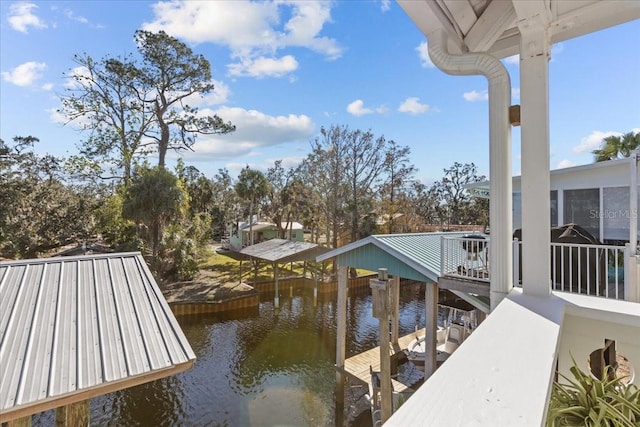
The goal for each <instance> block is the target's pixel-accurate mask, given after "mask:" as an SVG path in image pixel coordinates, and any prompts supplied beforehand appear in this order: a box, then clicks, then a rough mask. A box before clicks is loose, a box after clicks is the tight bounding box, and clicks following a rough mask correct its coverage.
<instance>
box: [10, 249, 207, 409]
mask: <svg viewBox="0 0 640 427" xmlns="http://www.w3.org/2000/svg"><path fill="white" fill-rule="evenodd" d="M194 361H195V354H194V352H193V350H192V349H191V346H190V345H189V342H188V341H187V339H186V337H185V336H184V334H183V332H182V330H181V329H180V326H179V325H178V323H177V321H176V319H175V317H174V315H173V313H172V312H171V309H170V308H169V305H168V304H167V302H166V301H165V299H164V297H163V296H162V293H161V292H160V289H159V288H158V285H157V284H156V282H155V280H154V279H153V277H152V275H151V272H150V271H149V269H148V268H147V266H146V264H145V262H144V259H143V258H142V256H141V255H140V253H137V252H136V253H116V254H106V255H92V256H79V257H65V258H47V259H35V260H21V261H10V262H1V263H0V379H1V380H0V421H7V420H10V419H14V418H18V417H22V416H27V415H30V414H33V413H37V412H41V411H44V410H47V409H51V408H55V407H57V406H60V403H61V402H63V404H69V403H73V402H77V401H82V400H85V399H87V398H89V397H93V396H97V395H100V394H105V393H108V392H111V391H115V390H119V389H122V388H127V387H131V386H133V385H137V384H141V383H145V382H148V381H152V380H155V379H158V378H162V377H165V376H169V375H173V374H175V373H177V372H180V371H184V370H187V369H189V368H191V366H192V365H193V362H194Z"/></svg>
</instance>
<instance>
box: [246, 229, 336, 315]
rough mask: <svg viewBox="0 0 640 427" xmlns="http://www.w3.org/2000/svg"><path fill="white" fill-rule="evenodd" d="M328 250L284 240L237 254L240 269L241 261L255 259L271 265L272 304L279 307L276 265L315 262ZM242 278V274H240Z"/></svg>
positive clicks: (318, 246) (306, 243)
mask: <svg viewBox="0 0 640 427" xmlns="http://www.w3.org/2000/svg"><path fill="white" fill-rule="evenodd" d="M328 251H329V249H328V248H326V247H324V246H320V245H317V244H315V243H309V242H299V241H293V240H285V239H271V240H267V241H265V242H261V243H257V244H255V245H251V246H247V247H246V248H243V249H242V250H240V251H239V252H237V254H238V255H239V258H238V259H240V262H241V264H240V268H242V260H243V259H257V260H261V261H267V262H270V263H272V265H273V268H274V281H275V297H274V304H275V306H276V307H278V306H279V302H280V297H279V296H278V291H279V289H278V279H279V277H278V276H279V274H278V264H286V263H290V262H305V263H306V262H307V261H312V260H315V259H316V258H317V257H318V256H320V255H322V254H324V253H327V252H328ZM240 276H242V273H241V274H240ZM313 277H314V288H313V289H314V298H315V297H316V296H317V291H318V286H317V274H314V276H313Z"/></svg>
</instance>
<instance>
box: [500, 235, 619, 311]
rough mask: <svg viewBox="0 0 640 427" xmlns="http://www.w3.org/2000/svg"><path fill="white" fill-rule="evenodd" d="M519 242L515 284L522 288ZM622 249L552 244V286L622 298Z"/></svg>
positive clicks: (586, 293) (520, 244)
mask: <svg viewBox="0 0 640 427" xmlns="http://www.w3.org/2000/svg"><path fill="white" fill-rule="evenodd" d="M521 251H522V242H519V241H517V240H514V245H513V260H514V268H513V276H514V281H513V283H514V285H516V286H520V285H522V270H521V265H522V262H521V260H522V257H521V255H520V253H521ZM624 269H625V247H624V246H614V245H593V244H578V243H553V242H552V243H551V283H552V288H553V290H555V291H562V292H573V293H577V294H585V295H591V296H600V297H606V298H613V299H624Z"/></svg>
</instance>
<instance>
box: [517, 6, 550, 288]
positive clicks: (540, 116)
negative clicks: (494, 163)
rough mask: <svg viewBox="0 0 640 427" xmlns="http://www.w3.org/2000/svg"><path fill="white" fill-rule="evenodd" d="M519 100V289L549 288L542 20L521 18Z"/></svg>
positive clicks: (545, 70)
mask: <svg viewBox="0 0 640 427" xmlns="http://www.w3.org/2000/svg"><path fill="white" fill-rule="evenodd" d="M519 27H520V34H521V45H520V102H521V114H522V115H521V126H522V131H521V135H522V137H521V141H522V164H521V168H522V289H523V292H524V293H526V294H530V295H537V296H548V295H550V293H551V270H550V269H551V262H550V256H551V248H550V246H551V237H550V231H551V230H550V229H551V222H550V218H549V217H550V216H549V211H550V209H551V206H550V202H549V191H550V188H551V186H550V178H549V51H550V48H551V43H550V38H549V34H548V31H547V28H546V27H545V25H544V21H543V20H542V19H539V17H538V16H534V17H532V18H530V19H527V20H525V21H523V22H521V23H520V25H519Z"/></svg>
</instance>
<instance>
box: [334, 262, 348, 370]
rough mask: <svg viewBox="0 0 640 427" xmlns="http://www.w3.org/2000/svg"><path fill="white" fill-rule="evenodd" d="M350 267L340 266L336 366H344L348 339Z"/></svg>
mask: <svg viewBox="0 0 640 427" xmlns="http://www.w3.org/2000/svg"><path fill="white" fill-rule="evenodd" d="M348 273H349V268H348V267H347V266H346V265H341V266H339V267H338V306H337V307H336V311H337V312H338V320H337V322H336V366H337V367H339V368H343V367H344V359H345V346H346V340H347V338H346V337H347V293H348V291H349V288H348V286H349V280H348V278H347V277H348Z"/></svg>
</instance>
